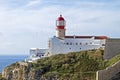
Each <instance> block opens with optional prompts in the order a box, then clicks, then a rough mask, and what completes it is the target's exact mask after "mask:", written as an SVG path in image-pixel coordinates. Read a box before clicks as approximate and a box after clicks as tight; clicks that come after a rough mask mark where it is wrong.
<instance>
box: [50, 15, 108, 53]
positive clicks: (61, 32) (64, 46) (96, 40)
mask: <svg viewBox="0 0 120 80" xmlns="http://www.w3.org/2000/svg"><path fill="white" fill-rule="evenodd" d="M65 25H66V22H65V20H64V18H63V17H62V15H60V17H58V19H57V20H56V36H54V37H53V38H51V39H50V40H49V49H48V52H49V54H51V55H53V54H59V53H68V52H77V51H83V50H91V49H98V48H104V46H105V40H106V39H107V37H106V36H75V35H74V36H66V34H65V31H66V29H65Z"/></svg>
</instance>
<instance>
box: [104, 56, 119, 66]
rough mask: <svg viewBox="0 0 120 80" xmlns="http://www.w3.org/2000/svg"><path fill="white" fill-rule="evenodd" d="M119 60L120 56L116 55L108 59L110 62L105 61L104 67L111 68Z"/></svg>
mask: <svg viewBox="0 0 120 80" xmlns="http://www.w3.org/2000/svg"><path fill="white" fill-rule="evenodd" d="M119 60H120V54H119V55H116V56H115V57H113V58H112V59H110V60H107V61H106V66H107V67H108V66H111V65H113V64H114V63H116V62H117V61H119Z"/></svg>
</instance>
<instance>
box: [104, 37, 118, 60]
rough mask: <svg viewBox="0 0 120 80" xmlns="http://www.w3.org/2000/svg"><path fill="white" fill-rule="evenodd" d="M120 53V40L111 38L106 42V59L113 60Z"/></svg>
mask: <svg viewBox="0 0 120 80" xmlns="http://www.w3.org/2000/svg"><path fill="white" fill-rule="evenodd" d="M119 53H120V38H118V39H117V38H110V39H107V40H106V46H105V52H104V56H103V57H104V59H111V58H112V57H114V56H116V55H118V54H119Z"/></svg>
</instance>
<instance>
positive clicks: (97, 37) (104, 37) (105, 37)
mask: <svg viewBox="0 0 120 80" xmlns="http://www.w3.org/2000/svg"><path fill="white" fill-rule="evenodd" d="M74 37H75V38H92V37H95V39H107V38H108V37H107V36H65V38H74Z"/></svg>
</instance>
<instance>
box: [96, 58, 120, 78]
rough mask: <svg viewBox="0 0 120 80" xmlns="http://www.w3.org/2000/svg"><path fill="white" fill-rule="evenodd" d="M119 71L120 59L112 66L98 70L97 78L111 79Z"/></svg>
mask: <svg viewBox="0 0 120 80" xmlns="http://www.w3.org/2000/svg"><path fill="white" fill-rule="evenodd" d="M118 72H120V60H119V61H118V62H116V63H115V64H114V65H112V66H111V67H108V68H106V69H104V70H100V71H97V73H96V80H109V79H110V78H112V77H113V76H114V75H115V74H117V73H118Z"/></svg>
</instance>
